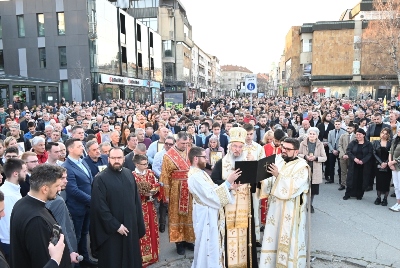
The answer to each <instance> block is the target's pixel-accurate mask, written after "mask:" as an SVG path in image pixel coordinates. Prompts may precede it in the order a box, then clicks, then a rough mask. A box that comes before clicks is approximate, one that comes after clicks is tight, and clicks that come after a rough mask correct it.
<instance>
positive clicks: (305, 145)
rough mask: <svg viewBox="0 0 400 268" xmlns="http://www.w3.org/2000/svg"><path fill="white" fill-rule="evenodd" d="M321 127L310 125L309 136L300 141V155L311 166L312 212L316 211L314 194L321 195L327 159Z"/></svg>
mask: <svg viewBox="0 0 400 268" xmlns="http://www.w3.org/2000/svg"><path fill="white" fill-rule="evenodd" d="M318 135H319V129H318V128H316V127H310V128H309V129H308V130H307V138H306V139H304V140H303V141H302V142H301V143H300V149H299V154H298V156H299V157H302V158H304V159H305V160H306V161H307V163H308V165H309V166H310V167H311V172H312V178H311V213H314V207H313V205H312V204H313V201H314V196H315V195H319V185H320V184H321V183H322V177H323V176H322V164H323V163H324V162H325V161H326V159H327V156H326V153H325V148H324V144H323V143H322V142H321V141H320V140H318Z"/></svg>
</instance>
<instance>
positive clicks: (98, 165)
mask: <svg viewBox="0 0 400 268" xmlns="http://www.w3.org/2000/svg"><path fill="white" fill-rule="evenodd" d="M86 152H87V154H88V155H87V156H86V157H84V158H83V161H84V162H86V164H87V165H88V166H89V168H90V171H91V172H92V176H93V177H95V176H96V175H97V173H99V172H100V171H101V170H103V169H105V168H106V167H107V164H108V156H107V155H104V154H103V155H102V154H101V153H100V147H99V144H98V143H97V141H88V142H87V143H86Z"/></svg>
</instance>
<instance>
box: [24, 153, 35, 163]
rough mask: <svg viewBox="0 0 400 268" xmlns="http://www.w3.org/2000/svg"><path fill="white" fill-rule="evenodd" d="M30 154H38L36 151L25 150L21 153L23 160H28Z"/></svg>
mask: <svg viewBox="0 0 400 268" xmlns="http://www.w3.org/2000/svg"><path fill="white" fill-rule="evenodd" d="M29 156H37V154H36V153H35V152H25V153H23V154H22V155H21V160H23V161H26V159H27V158H28V157H29Z"/></svg>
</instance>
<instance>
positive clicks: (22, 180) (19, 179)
mask: <svg viewBox="0 0 400 268" xmlns="http://www.w3.org/2000/svg"><path fill="white" fill-rule="evenodd" d="M25 179H26V177H19V176H18V182H24V181H25Z"/></svg>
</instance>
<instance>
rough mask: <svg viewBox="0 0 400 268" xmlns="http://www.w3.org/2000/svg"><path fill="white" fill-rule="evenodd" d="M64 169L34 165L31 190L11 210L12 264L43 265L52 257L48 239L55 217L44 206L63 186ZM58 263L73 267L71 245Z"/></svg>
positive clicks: (31, 266)
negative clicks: (70, 253)
mask: <svg viewBox="0 0 400 268" xmlns="http://www.w3.org/2000/svg"><path fill="white" fill-rule="evenodd" d="M64 171H65V169H64V168H62V167H59V166H52V165H49V164H42V165H39V166H37V167H36V168H34V169H33V172H32V174H31V178H30V187H31V189H30V191H29V193H28V194H27V195H26V196H25V197H23V198H21V199H20V200H18V202H17V203H16V204H15V205H14V208H13V211H12V213H11V220H10V226H11V233H10V242H11V243H10V245H11V267H18V268H19V267H21V268H22V267H29V268H43V267H45V265H46V264H47V262H48V261H49V260H50V255H49V250H48V247H49V242H50V238H51V236H52V230H53V225H54V224H57V222H56V220H55V219H54V218H53V216H52V215H51V214H50V212H49V210H47V209H46V208H45V204H46V202H47V201H48V200H53V199H55V198H56V195H57V192H59V191H60V190H61V177H62V175H63V173H64ZM58 267H65V268H67V267H68V268H71V259H70V256H69V251H68V247H65V248H64V253H63V256H62V259H61V262H60V263H59V266H58Z"/></svg>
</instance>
